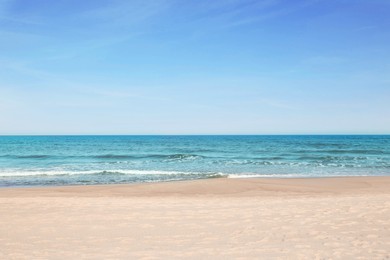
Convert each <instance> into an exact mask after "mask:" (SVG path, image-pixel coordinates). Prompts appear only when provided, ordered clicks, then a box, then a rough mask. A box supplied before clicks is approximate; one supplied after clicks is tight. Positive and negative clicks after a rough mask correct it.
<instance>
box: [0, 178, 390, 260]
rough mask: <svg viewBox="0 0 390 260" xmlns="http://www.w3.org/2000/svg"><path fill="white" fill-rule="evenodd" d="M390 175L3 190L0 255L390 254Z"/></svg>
mask: <svg viewBox="0 0 390 260" xmlns="http://www.w3.org/2000/svg"><path fill="white" fill-rule="evenodd" d="M389 256H390V177H356V178H353V177H351V178H321V179H210V180H199V181H188V182H187V181H186V182H171V183H160V184H141V185H111V186H109V185H107V186H84V187H81V186H75V187H49V188H3V189H0V259H64V258H66V259H173V258H185V259H389Z"/></svg>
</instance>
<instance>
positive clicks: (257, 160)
mask: <svg viewBox="0 0 390 260" xmlns="http://www.w3.org/2000/svg"><path fill="white" fill-rule="evenodd" d="M383 175H390V136H388V135H387V136H384V135H376V136H356V135H348V136H347V135H345V136H334V135H332V136H330V135H329V136H319V135H318V136H317V135H316V136H0V186H2V187H5V186H35V185H39V186H44V185H74V184H78V185H79V184H81V185H86V184H108V183H135V182H158V181H172V180H190V179H203V178H217V177H228V178H248V177H331V176H383Z"/></svg>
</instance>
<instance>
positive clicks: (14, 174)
mask: <svg viewBox="0 0 390 260" xmlns="http://www.w3.org/2000/svg"><path fill="white" fill-rule="evenodd" d="M105 173H106V174H110V173H111V174H128V175H191V174H199V175H201V173H195V172H179V171H155V170H150V171H149V170H88V171H64V170H52V171H39V170H37V171H18V170H15V171H2V172H0V177H18V176H19V177H27V176H42V175H43V176H44V175H46V176H56V175H58V176H59V175H90V174H105Z"/></svg>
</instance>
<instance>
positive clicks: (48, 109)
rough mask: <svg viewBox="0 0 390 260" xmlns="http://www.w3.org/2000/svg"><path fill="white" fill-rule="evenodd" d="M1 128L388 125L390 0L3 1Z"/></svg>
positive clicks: (99, 130) (345, 130)
mask: <svg viewBox="0 0 390 260" xmlns="http://www.w3.org/2000/svg"><path fill="white" fill-rule="evenodd" d="M0 134H390V1H388V0H337V1H336V0H294V1H291V0H257V1H250V0H213V1H209V0H186V1H182V0H127V1H125V0H123V1H116V0H83V1H79V0H56V1H51V0H34V1H31V0H0Z"/></svg>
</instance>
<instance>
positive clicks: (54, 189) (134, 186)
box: [0, 176, 390, 197]
mask: <svg viewBox="0 0 390 260" xmlns="http://www.w3.org/2000/svg"><path fill="white" fill-rule="evenodd" d="M373 184H375V185H376V186H375V187H373V188H372V189H371V192H386V191H387V187H388V188H389V193H390V176H340V177H339V176H337V177H333V176H332V177H292V178H285V177H281V178H277V177H269V178H268V177H267V178H264V177H259V178H222V177H221V178H207V179H195V180H174V181H161V182H141V183H123V184H92V185H89V184H87V185H62V186H21V187H19V186H13V187H1V188H0V197H3V196H7V193H10V194H8V195H12V194H14V195H22V193H24V192H26V193H30V192H31V194H30V195H38V194H40V195H50V194H53V195H55V194H57V195H58V193H59V194H61V195H65V194H70V193H72V194H74V193H77V192H82V190H86V191H87V192H82V193H84V194H85V193H88V194H89V195H91V196H93V195H94V194H93V193H94V192H102V191H112V190H118V193H117V195H119V194H120V193H122V195H128V196H151V197H152V196H154V193H156V192H157V193H164V194H165V195H178V196H180V195H197V196H199V195H229V194H231V193H232V194H234V192H233V191H234V188H235V187H234V186H237V185H238V186H240V189H239V190H240V192H241V193H247V192H248V189H249V188H250V189H251V190H253V189H256V188H257V189H258V192H259V191H264V192H263V193H262V195H272V194H265V193H266V191H267V190H264V189H265V187H266V186H270V185H271V186H272V187H273V188H274V190H272V189H268V191H269V192H270V193H272V191H275V190H277V191H278V192H280V193H283V192H285V193H288V192H290V193H291V192H292V193H296V194H307V193H312V194H315V193H324V192H325V193H326V192H328V193H340V194H342V193H345V194H348V193H351V192H352V193H359V192H364V191H367V189H361V188H364V186H367V185H373ZM219 185H225V187H224V189H223V191H222V190H220V191H219V192H218V191H217V192H213V191H212V189H213V188H215V187H213V186H219ZM331 185H333V186H331ZM242 186H245V187H242ZM249 186H250V187H249ZM288 186H289V187H290V188H289V189H288V188H286V187H288ZM185 188H190V190H191V191H187V192H186V191H185ZM284 188H285V189H284ZM316 188H317V190H316ZM148 193H149V194H148ZM250 195H253V194H250ZM255 195H256V194H255ZM257 195H258V194H257Z"/></svg>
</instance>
